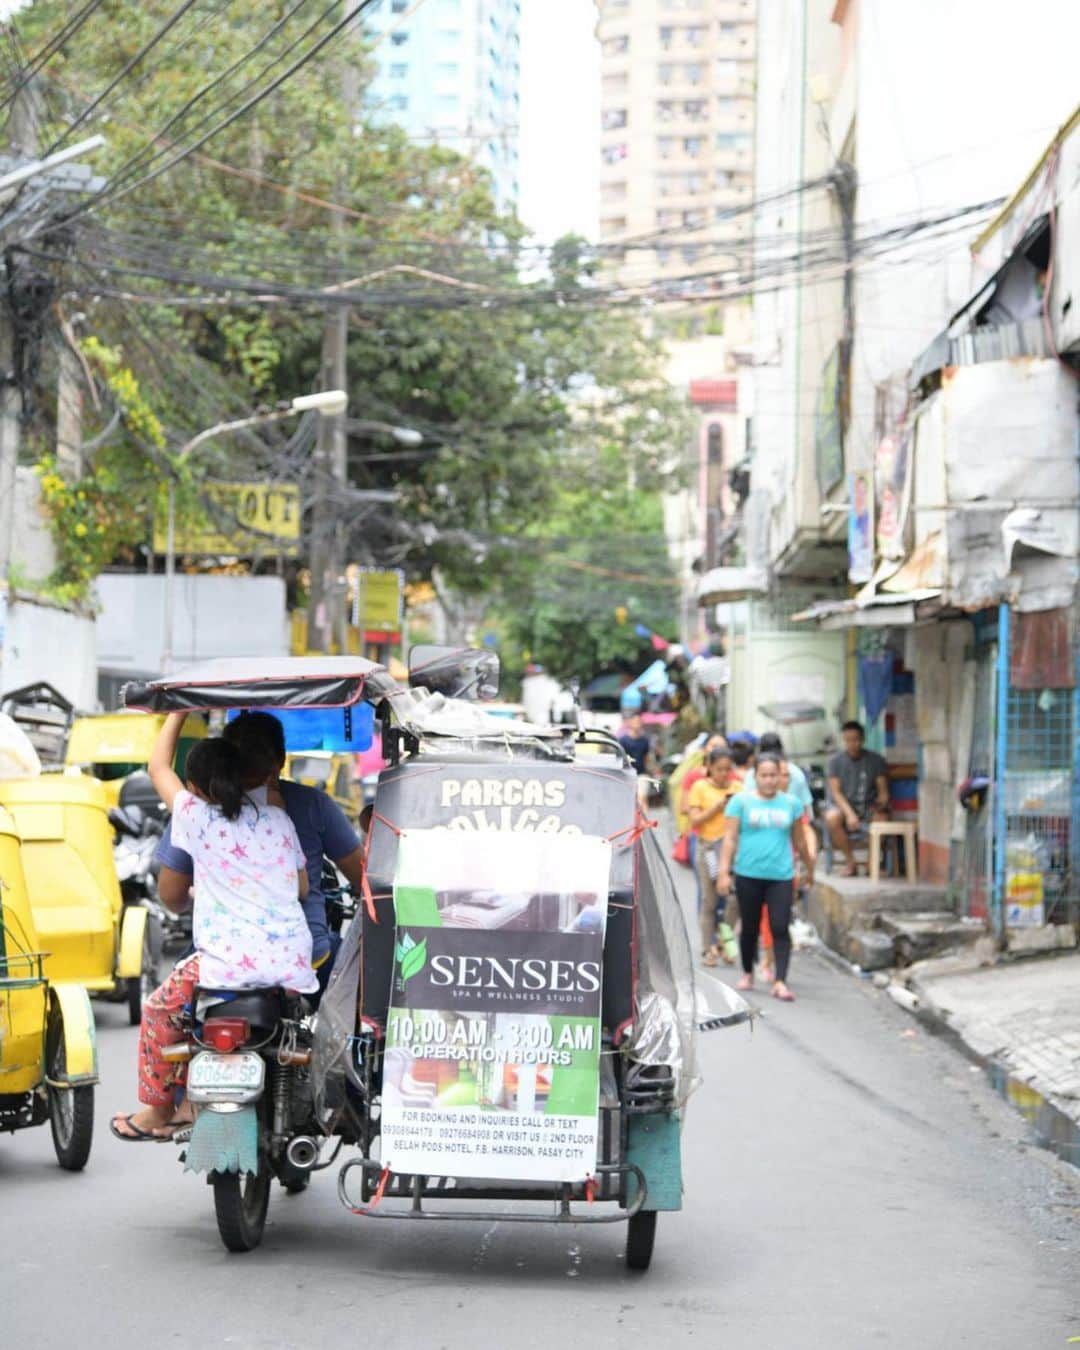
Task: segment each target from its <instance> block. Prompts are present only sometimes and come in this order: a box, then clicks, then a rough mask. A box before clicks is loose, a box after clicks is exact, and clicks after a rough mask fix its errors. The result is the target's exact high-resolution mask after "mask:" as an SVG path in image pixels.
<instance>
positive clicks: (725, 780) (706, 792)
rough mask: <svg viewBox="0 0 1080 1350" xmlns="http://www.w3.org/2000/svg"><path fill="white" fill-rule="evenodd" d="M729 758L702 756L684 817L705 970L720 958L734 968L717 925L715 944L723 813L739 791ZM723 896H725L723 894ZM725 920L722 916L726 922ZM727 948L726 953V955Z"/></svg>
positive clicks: (726, 933) (723, 930)
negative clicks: (691, 840) (690, 841)
mask: <svg viewBox="0 0 1080 1350" xmlns="http://www.w3.org/2000/svg"><path fill="white" fill-rule="evenodd" d="M733 769H734V765H733V764H732V762H731V755H730V754H729V753H728V751H727V750H726V749H720V748H719V747H717V748H716V749H713V750H710V751H708V753H707V754H706V756H705V774H704V776H703V777H702V778H700V779H698V781H697V782H696V783H695V784H694V785H693V787H692V788H691V789H690V795H689V797H688V799H687V814H688V816H689V818H690V828H691V830H692V831H693V835H694V843H695V849H694V864H695V873H696V876H697V883H698V913H699V915H700V918H701V955H702V960H703V962H704V964H705V965H707V966H715V965H716V963H717V961H718V960H720V959H721V958H723V960H724V961H726V962H727V963H728V964H729V965H733V964H734V960H735V957H734V941H733V939H732V935H731V929H730V927H729V926H728V925H727V923H726V922H721V923H720V924H719V927H720V937H721V941H720V942H719V943H717V941H716V937H717V927H718V924H717V918H718V916H717V912H716V911H717V908H718V899H717V895H718V886H717V880H718V877H719V873H720V865H719V857H718V855H719V851H720V842H721V840H722V839H723V837H724V835H725V833H726V832H727V821H726V820H725V819H724V810H725V808H726V807H727V804H728V802H729V801H730V800H731V798H732V797H733V796H734V794H735V793H737V792H739V791H740V787H741V785H740V783H739V780H738V779H737V778H736V777H735V775H734V772H733ZM725 894H726V892H725ZM726 918H727V916H726V915H725V916H724V919H725V920H726ZM729 947H730V951H729Z"/></svg>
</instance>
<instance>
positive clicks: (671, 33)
mask: <svg viewBox="0 0 1080 1350" xmlns="http://www.w3.org/2000/svg"><path fill="white" fill-rule="evenodd" d="M674 43H675V29H674V28H661V29H660V46H661V47H662V48H663V50H664V51H666V52H669V51H671V48H672V47H673V46H674Z"/></svg>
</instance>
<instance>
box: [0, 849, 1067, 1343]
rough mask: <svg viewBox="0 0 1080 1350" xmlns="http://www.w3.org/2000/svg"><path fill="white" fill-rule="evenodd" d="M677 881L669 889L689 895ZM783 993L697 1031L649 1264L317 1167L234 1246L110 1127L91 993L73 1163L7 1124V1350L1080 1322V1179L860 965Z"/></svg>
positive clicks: (1040, 1326)
mask: <svg viewBox="0 0 1080 1350" xmlns="http://www.w3.org/2000/svg"><path fill="white" fill-rule="evenodd" d="M686 880H687V874H686V873H682V875H681V877H680V884H681V885H682V886H683V887H684V888H685V885H686ZM791 980H792V986H793V988H794V989H795V990H796V992H797V994H798V996H799V997H798V1002H797V1003H795V1004H794V1005H792V1006H782V1005H780V1004H777V1003H774V1002H773V1001H771V1000H768V999H759V1000H757V1002H758V1003H759V1006H761V1008H762V1010H763V1012H764V1016H762V1017H761V1018H760V1019H759V1020H758V1021H757V1022H756V1024H755V1028H754V1030H753V1032H752V1033H751V1032H750V1031H749V1030H748V1029H747V1028H745V1027H741V1028H736V1029H731V1030H725V1031H716V1032H712V1033H709V1034H708V1035H707V1036H705V1037H703V1038H702V1040H701V1045H700V1049H701V1059H702V1065H703V1070H704V1076H705V1082H704V1085H703V1087H702V1088H701V1089H700V1091H699V1092H698V1094H697V1095H696V1097H695V1098H694V1099H693V1101H692V1102H691V1106H690V1111H689V1118H688V1121H687V1125H686V1130H685V1135H684V1175H685V1183H686V1197H685V1209H684V1210H683V1212H682V1213H681V1214H672V1215H662V1216H661V1217H660V1222H659V1228H658V1235H657V1246H656V1254H655V1257H654V1260H653V1264H652V1269H651V1270H650V1271H649V1272H648V1273H647V1274H643V1275H638V1274H630V1273H628V1272H627V1271H626V1270H625V1268H624V1266H623V1264H622V1260H621V1255H622V1246H623V1236H622V1235H623V1231H624V1230H623V1229H622V1227H621V1226H607V1227H599V1228H591V1229H589V1228H585V1227H582V1226H576V1227H574V1228H569V1229H568V1228H555V1227H553V1226H550V1225H546V1224H545V1225H537V1226H523V1225H511V1224H506V1223H491V1224H486V1223H482V1224H464V1223H460V1222H457V1223H438V1224H430V1225H421V1224H410V1223H390V1222H379V1221H373V1220H368V1219H358V1218H353V1217H350V1216H349V1215H348V1214H346V1213H345V1211H344V1210H342V1209H341V1207H340V1206H339V1204H338V1201H337V1197H336V1192H335V1186H334V1174H333V1172H330V1173H324V1174H322V1175H321V1176H320V1177H317V1178H316V1180H315V1182H314V1184H313V1187H312V1188H311V1190H310V1191H309V1192H308V1193H307V1194H305V1195H302V1196H299V1197H292V1198H290V1197H287V1196H286V1195H285V1194H284V1193H283V1192H281V1191H278V1192H276V1193H275V1195H274V1197H273V1199H272V1201H271V1224H270V1226H269V1228H268V1230H267V1235H266V1239H265V1242H264V1245H263V1247H262V1248H261V1249H260V1250H259V1251H258V1252H256V1253H254V1254H251V1255H247V1256H229V1255H228V1254H227V1253H226V1252H224V1251H223V1249H222V1248H221V1247H220V1245H219V1241H218V1237H217V1232H216V1228H215V1225H214V1220H213V1214H212V1209H211V1198H210V1193H209V1191H208V1189H207V1187H206V1186H205V1185H204V1184H203V1183H202V1182H201V1181H200V1180H198V1179H196V1178H195V1177H192V1176H185V1175H183V1173H182V1171H181V1168H180V1166H179V1164H178V1162H177V1160H176V1156H175V1155H176V1149H175V1147H174V1146H171V1145H137V1146H136V1145H122V1144H120V1143H118V1142H116V1141H115V1140H114V1139H113V1138H112V1137H111V1136H110V1135H109V1134H108V1131H107V1121H108V1118H109V1115H110V1114H111V1113H112V1112H113V1111H115V1110H118V1109H131V1108H133V1107H134V1105H135V1095H134V1088H135V1074H134V1053H135V1035H136V1033H135V1032H134V1031H133V1030H132V1029H130V1028H128V1027H127V1026H125V1025H124V1021H125V1019H124V1015H123V1010H122V1009H120V1008H115V1007H112V1006H108V1005H103V1006H100V1007H99V1011H98V1025H99V1043H100V1053H101V1065H102V1080H103V1081H102V1086H101V1088H100V1089H99V1093H98V1127H97V1134H96V1139H95V1145H94V1152H93V1154H92V1156H91V1159H90V1164H89V1166H88V1168H87V1170H86V1171H85V1173H83V1174H82V1175H78V1176H72V1175H68V1174H65V1173H63V1172H61V1171H60V1170H59V1169H58V1168H57V1167H56V1165H55V1163H54V1161H53V1155H52V1148H51V1142H50V1139H49V1132H48V1128H47V1127H43V1128H41V1129H36V1130H28V1131H24V1132H22V1133H21V1134H19V1135H16V1136H14V1137H11V1136H4V1137H3V1138H0V1243H2V1247H0V1250H2V1251H3V1257H2V1259H0V1309H2V1310H3V1312H2V1316H0V1345H4V1346H12V1347H15V1346H22V1345H34V1346H36V1347H49V1348H51V1347H54V1346H55V1347H70V1346H72V1345H78V1346H80V1347H81V1348H82V1350H96V1348H97V1347H99V1346H100V1347H109V1350H115V1347H116V1346H118V1345H131V1346H139V1347H144V1348H145V1350H150V1347H157V1346H163V1345H172V1344H184V1345H186V1346H202V1345H205V1346H232V1347H242V1348H243V1347H249V1346H250V1347H261V1348H263V1350H272V1348H274V1347H289V1348H290V1350H291V1347H304V1348H305V1350H306V1347H312V1346H318V1347H321V1348H322V1347H337V1346H342V1347H345V1346H349V1347H352V1346H355V1345H364V1344H368V1345H371V1346H373V1347H377V1348H378V1350H399V1348H400V1350H406V1348H408V1350H413V1348H414V1347H421V1346H422V1347H430V1348H431V1350H438V1348H439V1347H446V1348H447V1350H466V1348H472V1347H477V1348H478V1350H502V1347H534V1346H535V1347H543V1348H544V1350H550V1347H552V1346H556V1347H557V1346H564V1345H565V1346H587V1347H589V1350H600V1348H601V1347H606V1346H626V1345H631V1344H633V1345H640V1346H643V1347H653V1346H665V1347H670V1346H682V1345H694V1344H703V1345H708V1346H710V1347H714V1346H722V1347H724V1350H756V1347H759V1346H760V1347H764V1346H768V1347H783V1348H785V1350H786V1347H793V1348H794V1347H798V1350H818V1348H819V1347H820V1348H821V1350H825V1348H826V1347H827V1348H828V1350H876V1347H898V1348H899V1347H902V1348H903V1350H953V1348H954V1347H964V1346H971V1347H978V1348H979V1350H1043V1348H1044V1347H1045V1348H1046V1350H1052V1348H1056V1347H1061V1346H1064V1345H1066V1344H1067V1342H1068V1340H1069V1338H1070V1337H1071V1336H1076V1337H1080V1283H1078V1276H1080V1172H1078V1171H1076V1170H1074V1169H1072V1168H1070V1167H1069V1166H1068V1165H1067V1164H1065V1163H1063V1162H1060V1161H1059V1160H1057V1159H1056V1158H1054V1157H1053V1156H1051V1155H1050V1154H1049V1153H1046V1152H1044V1151H1043V1150H1041V1149H1039V1148H1037V1147H1036V1146H1034V1145H1033V1144H1032V1142H1031V1140H1030V1136H1029V1135H1028V1132H1027V1127H1026V1125H1025V1124H1024V1122H1023V1120H1022V1119H1021V1118H1020V1116H1019V1115H1018V1114H1016V1113H1015V1112H1014V1111H1013V1110H1012V1109H1011V1108H1010V1107H1009V1106H1008V1105H1007V1104H1006V1103H1005V1102H1003V1101H1002V1100H1000V1099H999V1098H998V1097H996V1096H995V1095H994V1094H993V1092H992V1090H991V1088H990V1087H989V1086H988V1084H987V1082H986V1080H985V1078H984V1076H983V1075H982V1073H981V1072H979V1071H977V1070H975V1069H973V1068H972V1067H971V1066H969V1064H968V1063H967V1062H966V1061H964V1060H963V1059H962V1058H961V1057H960V1056H959V1055H958V1054H957V1053H956V1052H955V1051H954V1050H953V1049H952V1048H951V1047H950V1046H948V1045H946V1044H945V1043H943V1042H941V1041H939V1040H937V1039H936V1038H934V1037H933V1036H932V1035H930V1034H928V1033H927V1032H926V1031H924V1030H923V1029H922V1028H921V1027H919V1026H918V1025H917V1024H916V1023H914V1022H913V1021H912V1020H911V1019H910V1018H909V1017H908V1016H907V1015H906V1014H905V1013H903V1012H902V1011H901V1010H899V1009H898V1008H896V1007H895V1006H894V1005H893V1004H892V1003H891V1002H889V1000H888V999H886V998H885V997H884V996H883V995H882V994H880V993H879V992H878V991H877V990H875V989H874V988H873V987H872V986H868V985H867V984H866V983H863V982H860V981H858V980H855V979H854V978H852V977H850V976H848V975H846V974H844V973H843V972H840V971H838V970H836V969H835V968H834V967H833V966H831V965H829V964H828V963H826V962H825V961H824V960H822V959H821V958H819V957H815V956H813V955H810V954H798V955H797V956H796V959H795V964H794V966H793V970H792V977H791Z"/></svg>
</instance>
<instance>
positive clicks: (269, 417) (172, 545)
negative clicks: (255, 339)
mask: <svg viewBox="0 0 1080 1350" xmlns="http://www.w3.org/2000/svg"><path fill="white" fill-rule="evenodd" d="M348 403H349V396H348V394H347V393H346V392H345V391H344V389H324V390H322V391H321V392H319V393H317V394H301V395H300V396H299V397H298V398H294V399H291V400H288V401H286V402H282V403H278V404H276V405H275V406H274V407H273V408H268V409H267V410H266V411H265V412H260V413H253V414H252V415H251V416H250V417H241V418H238V419H237V420H236V421H233V422H218V423H216V424H215V425H214V426H212V427H207V428H206V430H205V431H200V432H199V434H198V435H197V436H192V438H191V440H190V441H186V442H185V443H184V444H183V445H182V446H181V447H180V449H179V450H178V451H177V452H176V458H177V459H178V460H183V459H187V457H188V455H190V454H191V452H192V451H193V450H194V449H196V448H197V447H198V446H200V445H202V444H203V442H204V441H209V440H212V439H213V438H214V437H215V436H221V435H223V434H224V433H225V432H228V431H241V430H243V429H244V428H245V427H254V426H262V425H263V424H264V423H266V422H280V421H281V420H282V418H285V417H295V416H296V415H297V413H305V412H315V413H318V414H319V416H320V417H340V416H341V414H342V413H343V412H344V411H345V409H346V408H347V407H348ZM175 582H176V483H175V480H174V479H173V477H172V476H171V475H170V477H169V505H168V521H167V525H166V529H165V597H164V602H163V604H162V606H161V617H162V630H163V636H162V643H161V669H162V672H163V673H164V674H168V673H169V671H170V670H171V669H172V659H173V590H174V586H175Z"/></svg>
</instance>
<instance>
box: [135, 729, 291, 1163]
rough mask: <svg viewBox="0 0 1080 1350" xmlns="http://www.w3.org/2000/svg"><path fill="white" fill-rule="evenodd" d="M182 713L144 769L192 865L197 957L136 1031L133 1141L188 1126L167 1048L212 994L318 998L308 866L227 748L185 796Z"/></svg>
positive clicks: (284, 822) (195, 776)
mask: <svg viewBox="0 0 1080 1350" xmlns="http://www.w3.org/2000/svg"><path fill="white" fill-rule="evenodd" d="M185 715H186V714H184V713H170V714H169V716H168V718H167V719H166V721H165V725H164V726H163V727H162V729H161V734H160V735H159V736H158V739H157V742H156V744H155V745H154V750H153V753H152V755H151V756H150V763H149V765H148V768H149V771H150V778H151V780H152V781H153V784H154V787H155V788H156V789H157V793H158V796H160V797H161V799H162V801H163V802H164V803H165V805H166V806H167V807H169V808H170V809H171V810H172V813H173V819H172V839H173V843H174V844H176V845H177V846H178V847H180V848H182V849H184V850H185V851H186V852H187V853H189V854H190V855H191V858H192V861H193V863H194V893H195V907H194V912H193V916H192V938H193V941H194V945H195V954H194V955H193V956H189V957H188V958H187V959H186V960H184V961H181V962H180V963H179V965H177V966H176V967H175V968H174V970H173V971H172V973H171V974H170V975H169V977H168V978H167V979H166V980H165V982H164V984H162V985H161V987H160V988H159V989H157V990H155V991H154V993H153V994H152V995H151V996H150V997H149V998H148V999H147V1000H146V1002H145V1003H144V1004H143V1014H142V1025H141V1028H140V1031H139V1101H140V1102H142V1104H143V1109H142V1110H141V1111H135V1112H133V1113H132V1114H130V1115H118V1116H114V1117H113V1119H112V1121H111V1122H110V1125H109V1128H110V1130H111V1131H112V1133H113V1134H114V1135H115V1136H116V1137H117V1138H118V1139H122V1140H124V1141H125V1142H140V1143H141V1142H146V1141H154V1140H158V1141H160V1140H163V1139H171V1138H172V1136H173V1135H174V1134H175V1133H176V1131H177V1130H178V1129H181V1128H184V1127H186V1126H187V1125H188V1124H189V1123H190V1121H189V1120H188V1119H186V1118H184V1119H174V1103H175V1099H176V1092H177V1087H178V1086H179V1084H180V1082H181V1081H182V1072H183V1069H182V1066H180V1065H173V1064H170V1063H168V1062H167V1061H166V1060H165V1059H164V1058H163V1057H162V1054H161V1051H162V1048H163V1047H164V1046H167V1045H172V1044H174V1043H175V1042H176V1041H178V1040H179V1039H181V1037H182V1035H183V1033H182V1031H181V1026H180V1014H181V1013H182V1011H183V1009H184V1007H185V1006H186V1005H187V1004H189V1003H190V1002H191V1001H192V1000H193V998H194V996H195V990H196V987H201V988H204V989H262V988H273V987H275V986H280V987H282V988H286V989H291V990H295V991H296V992H298V993H302V994H307V993H314V992H315V990H316V989H317V988H318V980H317V979H316V976H315V972H314V970H313V969H312V965H311V930H310V929H309V928H308V925H307V920H306V919H305V918H304V911H303V909H302V908H301V907H300V901H301V900H302V899H303V897H304V895H305V894H306V893H307V885H308V877H307V863H306V859H305V856H304V853H303V850H302V849H301V847H300V840H299V839H298V838H297V834H296V827H295V826H294V825H293V823H292V821H291V820H290V819H289V817H288V816H287V815H286V813H285V812H284V811H283V810H282V809H281V807H279V806H272V805H270V803H269V802H268V801H267V789H266V788H265V787H260V788H256V789H254V790H250V791H247V792H245V791H244V788H243V785H242V781H241V777H242V775H241V770H242V761H241V758H240V756H239V754H238V752H237V751H236V750H235V749H234V747H233V746H231V745H230V744H229V743H228V742H227V741H224V740H221V739H219V738H210V739H208V740H204V741H200V742H199V743H198V744H197V745H196V746H195V747H194V748H193V749H192V750H191V753H190V754H189V755H188V761H187V775H188V785H187V787H186V788H185V786H184V784H183V783H182V782H181V781H180V778H179V777H178V776H177V774H176V773H175V772H174V770H173V767H172V763H173V756H174V755H175V753H176V745H177V742H178V741H179V739H180V731H181V728H182V727H183V724H184V718H185Z"/></svg>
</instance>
